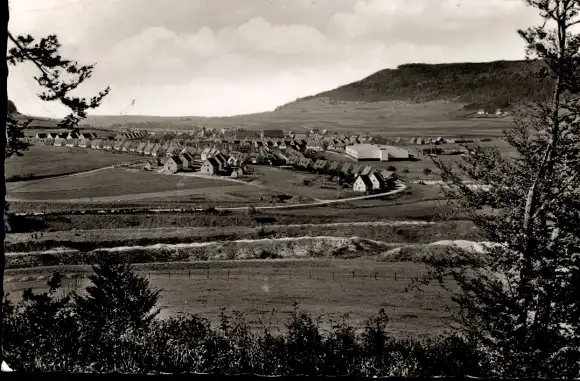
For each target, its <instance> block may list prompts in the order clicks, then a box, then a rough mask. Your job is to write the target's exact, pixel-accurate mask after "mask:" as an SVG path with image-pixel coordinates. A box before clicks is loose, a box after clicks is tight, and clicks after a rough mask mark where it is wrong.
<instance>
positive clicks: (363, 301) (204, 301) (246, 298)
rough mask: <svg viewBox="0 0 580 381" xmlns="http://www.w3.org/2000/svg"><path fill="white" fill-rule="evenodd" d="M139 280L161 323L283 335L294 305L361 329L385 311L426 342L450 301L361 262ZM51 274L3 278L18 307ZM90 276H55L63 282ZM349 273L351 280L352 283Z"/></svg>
mask: <svg viewBox="0 0 580 381" xmlns="http://www.w3.org/2000/svg"><path fill="white" fill-rule="evenodd" d="M137 268H138V269H139V270H140V271H141V274H142V275H144V276H145V277H147V278H148V279H149V281H150V282H151V284H152V285H153V286H154V287H156V288H157V289H160V290H161V301H160V306H161V307H162V316H163V317H167V316H171V315H175V314H184V313H194V314H199V315H201V316H204V317H207V318H209V319H210V321H212V322H213V323H217V322H218V319H219V314H220V309H221V308H226V310H228V311H232V310H236V311H241V312H244V313H245V314H246V315H247V317H248V318H249V319H250V320H251V321H253V323H254V328H258V324H257V321H258V320H259V319H263V320H265V321H266V322H268V321H269V320H270V319H272V323H273V324H274V326H276V325H278V326H279V327H280V328H282V327H283V326H282V325H281V324H283V323H284V322H285V321H286V318H287V316H288V312H290V311H291V310H292V304H293V303H294V302H296V303H298V304H299V306H300V308H301V309H303V310H305V311H308V312H311V313H312V314H313V315H314V316H320V315H321V317H322V321H321V323H322V324H323V325H327V323H328V319H329V318H330V317H332V318H334V319H340V318H341V315H343V314H348V317H347V318H346V320H347V321H349V322H351V323H353V324H357V325H358V326H361V325H362V321H363V320H364V319H366V318H367V317H370V316H373V315H375V314H376V313H377V312H378V310H379V309H381V308H384V309H385V312H386V313H387V315H388V316H389V317H390V325H389V327H390V329H391V330H392V333H393V334H394V335H395V336H411V335H412V336H414V337H417V336H430V335H436V334H439V333H443V331H444V330H445V329H446V324H445V321H444V320H445V319H446V318H448V317H449V312H448V311H447V310H446V307H447V306H448V305H449V304H450V303H449V302H450V299H449V295H448V293H447V292H446V291H444V290H443V289H441V288H440V286H439V285H435V284H434V285H429V286H427V287H425V289H424V290H421V291H415V290H411V291H406V290H405V289H406V287H407V286H409V285H410V283H411V280H412V278H414V277H417V276H421V275H422V274H424V272H425V269H426V268H425V266H424V265H422V264H420V263H408V262H405V263H396V262H395V263H380V262H374V261H365V260H276V261H261V260H257V261H244V262H234V261H215V262H197V263H191V264H188V265H183V264H156V265H137ZM51 270H53V269H48V268H39V269H29V270H23V271H16V270H8V271H7V278H8V279H7V285H6V291H7V292H8V293H9V298H10V299H12V300H18V299H19V298H20V297H21V294H22V291H23V290H24V289H26V288H29V287H30V288H32V289H33V290H43V289H45V288H46V279H47V277H48V276H49V275H50V271H51ZM87 270H88V268H86V267H84V268H78V267H77V268H73V267H70V268H66V267H65V268H59V271H62V272H63V273H65V274H67V273H68V274H71V273H77V274H79V273H82V272H83V271H87ZM353 271H354V276H353ZM87 282H88V281H87V279H70V277H69V279H67V280H65V282H64V286H65V290H73V289H75V288H78V287H84V286H85V285H86V284H87Z"/></svg>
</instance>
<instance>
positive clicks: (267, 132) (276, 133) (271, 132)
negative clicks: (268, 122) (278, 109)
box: [260, 130, 285, 140]
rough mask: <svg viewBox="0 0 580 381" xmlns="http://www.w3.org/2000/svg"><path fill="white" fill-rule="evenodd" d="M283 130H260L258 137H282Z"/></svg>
mask: <svg viewBox="0 0 580 381" xmlns="http://www.w3.org/2000/svg"><path fill="white" fill-rule="evenodd" d="M284 136H285V134H284V131H283V130H262V132H261V133H260V138H261V139H262V140H264V139H272V138H274V139H284Z"/></svg>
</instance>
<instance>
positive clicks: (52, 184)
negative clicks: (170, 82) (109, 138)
mask: <svg viewBox="0 0 580 381" xmlns="http://www.w3.org/2000/svg"><path fill="white" fill-rule="evenodd" d="M232 186H237V187H238V188H241V189H245V188H246V186H245V185H240V184H239V183H233V182H227V181H222V180H219V179H212V178H200V177H195V178H194V177H182V176H172V175H163V174H158V173H154V172H145V171H135V170H133V171H131V170H125V169H107V170H102V171H98V172H91V173H85V174H79V175H76V176H66V177H59V178H50V179H42V180H33V181H26V182H18V183H11V184H9V186H8V194H9V196H10V197H12V198H15V199H21V200H87V201H88V200H91V199H97V200H102V201H115V200H117V199H124V200H134V199H137V198H149V197H171V196H174V195H180V194H183V193H186V194H192V195H194V194H200V192H202V193H201V194H204V193H207V194H211V193H213V192H220V193H221V192H223V191H224V189H225V188H228V187H232Z"/></svg>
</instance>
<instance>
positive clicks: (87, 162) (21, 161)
mask: <svg viewBox="0 0 580 381" xmlns="http://www.w3.org/2000/svg"><path fill="white" fill-rule="evenodd" d="M140 159H143V158H140V157H138V156H133V155H129V154H126V153H111V152H104V151H99V150H92V149H85V148H67V147H54V146H47V145H44V144H36V145H33V146H31V147H30V149H29V150H28V151H26V152H25V154H24V155H23V156H20V157H12V158H9V159H6V178H7V179H10V178H11V177H14V176H19V177H21V178H26V177H37V176H41V177H45V176H46V177H48V176H57V175H64V174H70V173H76V172H83V171H90V170H93V169H97V168H103V167H108V166H111V165H115V164H118V163H121V162H135V161H139V160H140Z"/></svg>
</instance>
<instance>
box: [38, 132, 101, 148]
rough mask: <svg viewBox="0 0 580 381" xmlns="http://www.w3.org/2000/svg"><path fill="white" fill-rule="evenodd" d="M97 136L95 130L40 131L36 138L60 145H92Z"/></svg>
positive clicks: (44, 142) (46, 142)
mask: <svg viewBox="0 0 580 381" xmlns="http://www.w3.org/2000/svg"><path fill="white" fill-rule="evenodd" d="M96 138H97V134H95V133H93V132H72V131H71V132H47V133H42V132H40V133H38V134H36V136H35V137H34V140H35V141H37V142H39V143H43V144H50V145H55V146H59V147H85V148H86V147H90V143H91V141H92V140H94V139H96Z"/></svg>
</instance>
